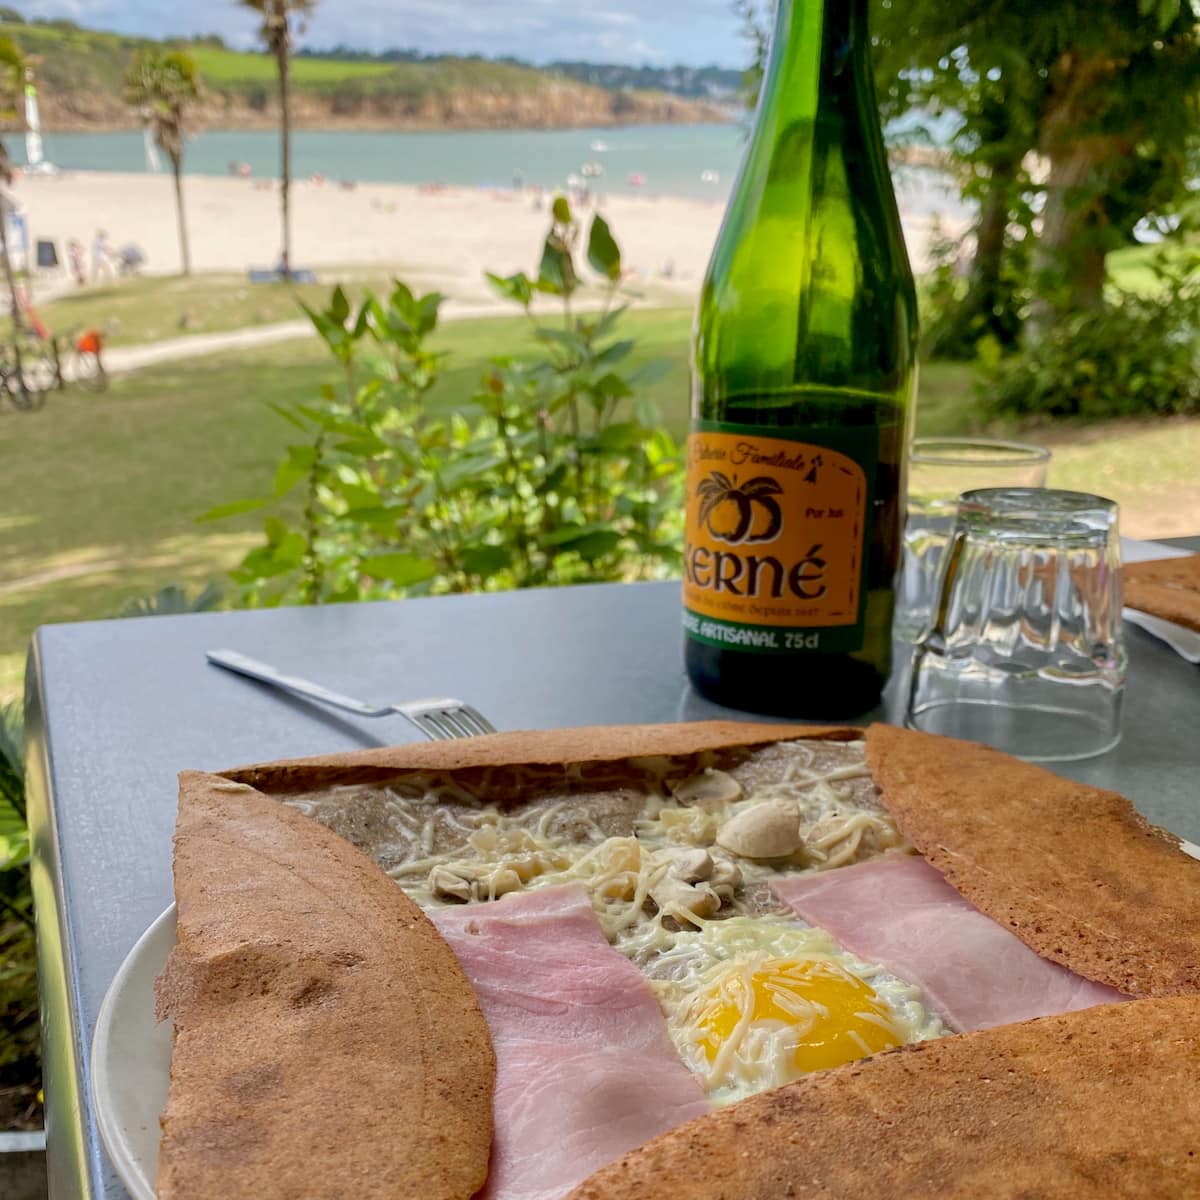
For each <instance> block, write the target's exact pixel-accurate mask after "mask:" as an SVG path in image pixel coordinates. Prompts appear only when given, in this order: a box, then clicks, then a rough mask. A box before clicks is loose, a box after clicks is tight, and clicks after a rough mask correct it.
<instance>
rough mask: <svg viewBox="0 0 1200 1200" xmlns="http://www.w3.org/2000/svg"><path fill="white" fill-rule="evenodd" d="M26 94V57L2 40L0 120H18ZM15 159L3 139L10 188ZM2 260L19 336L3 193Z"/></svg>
mask: <svg viewBox="0 0 1200 1200" xmlns="http://www.w3.org/2000/svg"><path fill="white" fill-rule="evenodd" d="M24 91H25V57H24V55H22V53H21V51H20V50H19V49H18V48H17V45H16V43H15V42H14V41H13V40H12V38H7V37H0V120H4V121H12V120H14V119H15V118H16V116H17V112H18V110H19V108H20V105H21V97H22V95H23V94H24ZM12 181H13V170H12V160H11V159H10V158H9V157H8V147H7V146H6V145H5V144H4V139H3V138H2V137H0V183H3V184H4V185H5V187H11V186H12ZM0 257H2V258H3V259H4V277H5V280H6V281H7V283H8V294H9V296H10V298H11V300H12V323H13V328H14V329H15V330H16V331H17V332H18V333H20V332H21V330H22V329H23V327H24V316H23V314H22V312H21V298H20V296H19V295H18V294H17V277H16V276H15V275H14V274H13V269H12V259H11V258H9V256H8V199H7V197H5V196H4V195H2V194H0Z"/></svg>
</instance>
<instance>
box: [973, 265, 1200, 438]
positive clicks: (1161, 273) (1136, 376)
mask: <svg viewBox="0 0 1200 1200" xmlns="http://www.w3.org/2000/svg"><path fill="white" fill-rule="evenodd" d="M1157 273H1158V278H1159V283H1160V286H1159V288H1158V289H1157V290H1155V291H1154V292H1153V293H1152V294H1149V295H1139V294H1136V293H1133V292H1124V293H1119V294H1117V295H1115V296H1114V297H1113V298H1112V299H1110V300H1109V301H1108V302H1107V303H1106V304H1105V307H1104V309H1103V310H1102V311H1100V312H1080V313H1076V314H1074V315H1073V316H1071V317H1070V318H1068V319H1067V320H1063V321H1060V322H1059V323H1058V324H1057V325H1054V326H1052V327H1051V328H1049V329H1047V330H1045V331H1044V332H1043V333H1042V335H1041V336H1040V337H1039V338H1038V340H1037V341H1036V342H1033V343H1032V344H1030V345H1027V346H1024V347H1022V349H1021V350H1020V351H1018V353H1016V354H1014V355H1013V356H1011V357H1009V358H1002V359H999V358H998V359H996V360H995V362H994V366H993V371H992V374H991V376H990V378H989V379H988V381H987V382H986V384H985V386H984V392H983V403H984V408H985V411H986V412H987V413H988V414H989V415H992V416H1003V417H1014V416H1015V417H1062V416H1077V417H1086V418H1102V417H1132V416H1153V415H1171V414H1186V413H1193V414H1194V413H1200V249H1197V250H1195V251H1194V252H1193V253H1190V254H1186V253H1185V254H1182V255H1179V254H1177V255H1175V256H1174V257H1167V256H1166V255H1163V256H1162V257H1161V258H1160V259H1159V260H1158V265H1157Z"/></svg>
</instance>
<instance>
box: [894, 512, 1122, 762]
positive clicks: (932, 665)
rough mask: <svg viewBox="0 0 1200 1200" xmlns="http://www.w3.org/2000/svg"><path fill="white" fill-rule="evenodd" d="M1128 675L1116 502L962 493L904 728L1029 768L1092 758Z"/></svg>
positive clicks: (1108, 742) (1109, 739)
mask: <svg viewBox="0 0 1200 1200" xmlns="http://www.w3.org/2000/svg"><path fill="white" fill-rule="evenodd" d="M1125 668H1126V656H1125V645H1124V640H1123V634H1122V627H1121V563H1120V538H1119V536H1118V530H1117V506H1116V504H1114V503H1113V501H1111V500H1105V499H1104V498H1103V497H1101V496H1091V495H1088V494H1086V493H1083V492H1064V491H1058V490H1055V489H1052V488H984V489H981V490H978V491H971V492H967V493H966V494H965V495H963V497H962V499H961V500H960V501H959V504H958V512H957V518H956V521H955V526H954V531H953V534H952V536H951V539H950V545H949V547H948V549H947V552H946V563H945V568H944V570H943V572H942V577H941V582H940V587H939V591H938V595H937V600H936V604H935V607H934V612H933V615H932V617H931V619H930V623H929V626H928V628H927V630H926V632H925V634H924V636H923V637H922V638H921V640H920V641H919V642H918V644H917V646H916V649H915V652H914V658H913V667H912V677H911V682H910V691H909V698H908V712H907V716H906V722H905V723H906V724H907V725H908V726H909V727H910V728H913V729H921V730H924V731H926V732H928V733H943V734H947V735H949V736H951V737H958V738H965V739H967V740H968V741H974V742H986V743H988V744H989V745H992V746H995V747H997V748H998V749H1001V750H1005V751H1007V752H1009V753H1010V754H1015V755H1017V756H1018V757H1020V758H1026V759H1030V760H1033V761H1037V762H1067V761H1070V760H1072V759H1079V758H1090V757H1091V756H1092V755H1095V754H1102V753H1103V752H1104V751H1106V750H1109V749H1111V748H1112V747H1113V746H1115V745H1116V744H1117V741H1118V740H1119V739H1120V733H1121V694H1122V690H1123V688H1124V684H1125Z"/></svg>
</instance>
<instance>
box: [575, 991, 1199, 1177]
mask: <svg viewBox="0 0 1200 1200" xmlns="http://www.w3.org/2000/svg"><path fill="white" fill-rule="evenodd" d="M1198 1061H1200V997H1196V996H1186V997H1184V996H1179V997H1170V998H1164V999H1150V1000H1132V1001H1130V1002H1129V1003H1127V1004H1106V1005H1100V1006H1099V1007H1096V1008H1088V1009H1084V1010H1083V1011H1081V1012H1072V1013H1066V1014H1063V1015H1061V1016H1053V1017H1040V1018H1038V1019H1037V1020H1034V1021H1025V1022H1022V1023H1021V1024H1017V1025H1003V1026H1000V1027H998V1028H995V1029H987V1030H983V1031H982V1032H979V1033H965V1034H960V1035H959V1036H957V1037H949V1038H944V1039H941V1040H937V1041H930V1042H918V1043H916V1044H914V1045H910V1046H901V1047H900V1048H899V1049H896V1050H889V1051H887V1052H886V1053H884V1054H880V1055H878V1056H877V1057H875V1058H868V1059H863V1060H862V1061H860V1062H857V1063H850V1064H848V1065H846V1066H843V1067H837V1068H835V1069H834V1070H831V1071H819V1072H817V1073H816V1074H813V1075H809V1076H807V1077H805V1078H804V1079H801V1080H798V1081H797V1082H795V1083H789V1084H785V1085H784V1086H783V1087H778V1088H774V1089H772V1090H771V1091H767V1092H760V1093H759V1094H758V1095H756V1096H751V1097H749V1098H748V1099H746V1100H741V1101H739V1102H738V1103H737V1104H732V1105H730V1106H729V1107H728V1108H724V1109H719V1110H718V1111H717V1112H714V1113H710V1114H709V1115H707V1116H703V1117H699V1118H697V1119H696V1120H694V1121H689V1122H688V1123H687V1124H686V1125H681V1126H679V1127H678V1128H677V1129H673V1130H671V1131H670V1132H669V1133H665V1134H663V1135H662V1136H660V1137H657V1138H655V1139H654V1140H653V1141H651V1142H648V1143H647V1144H646V1145H644V1146H642V1147H640V1148H639V1149H637V1150H633V1151H631V1152H630V1153H629V1154H627V1155H625V1157H623V1158H621V1159H618V1160H617V1161H616V1162H615V1163H612V1164H610V1165H609V1166H607V1167H604V1168H603V1169H602V1170H600V1171H598V1172H597V1173H596V1174H595V1175H593V1176H592V1177H591V1179H589V1180H588V1181H587V1182H585V1183H584V1184H582V1185H581V1186H580V1187H579V1188H577V1189H576V1190H575V1191H573V1192H571V1194H570V1196H569V1197H568V1200H728V1197H732V1196H736V1197H738V1200H782V1198H783V1197H785V1196H786V1197H792V1198H793V1200H804V1198H805V1197H812V1198H813V1200H816V1198H818V1197H821V1198H826V1200H827V1198H828V1197H831V1196H869V1197H872V1198H873V1200H902V1198H912V1197H917V1196H938V1197H943V1198H945V1200H952V1198H954V1200H1020V1198H1021V1197H1031V1196H1037V1197H1039V1200H1082V1198H1083V1197H1092V1198H1095V1200H1101V1198H1107V1197H1112V1196H1183V1195H1189V1196H1190V1195H1195V1194H1196V1189H1197V1186H1198V1184H1200V1155H1198V1153H1197V1134H1196V1118H1195V1111H1194V1108H1195V1105H1194V1101H1193V1099H1192V1096H1193V1093H1194V1091H1195V1079H1196V1065H1197V1062H1198Z"/></svg>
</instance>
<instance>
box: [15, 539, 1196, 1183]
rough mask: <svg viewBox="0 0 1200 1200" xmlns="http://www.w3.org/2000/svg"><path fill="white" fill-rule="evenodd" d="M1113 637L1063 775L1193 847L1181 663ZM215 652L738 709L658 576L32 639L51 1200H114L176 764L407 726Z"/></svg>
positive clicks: (622, 705)
mask: <svg viewBox="0 0 1200 1200" xmlns="http://www.w3.org/2000/svg"><path fill="white" fill-rule="evenodd" d="M1184 544H1190V545H1191V546H1192V547H1194V548H1196V549H1200V538H1196V539H1189V541H1188V542H1186V543H1184ZM1129 641H1130V653H1131V671H1130V680H1129V687H1128V692H1127V696H1128V700H1127V710H1126V712H1127V716H1126V724H1125V736H1124V739H1123V741H1122V742H1121V745H1120V746H1119V747H1118V748H1117V750H1115V751H1113V752H1112V753H1111V754H1109V755H1107V756H1105V757H1104V758H1102V759H1097V760H1094V761H1092V762H1089V763H1081V764H1077V765H1075V766H1073V767H1071V768H1069V769H1065V770H1064V774H1070V775H1073V776H1075V777H1076V778H1079V779H1081V780H1086V781H1088V782H1094V783H1099V784H1103V785H1105V786H1111V787H1114V788H1116V789H1118V790H1120V791H1122V792H1124V793H1125V794H1126V795H1127V796H1129V797H1130V798H1131V799H1132V800H1133V801H1134V802H1135V803H1136V804H1137V805H1138V807H1139V808H1140V809H1141V810H1142V811H1143V812H1144V813H1145V814H1146V815H1147V816H1148V817H1149V818H1150V819H1151V820H1153V821H1155V822H1157V823H1159V824H1161V825H1164V826H1166V827H1167V828H1169V829H1172V830H1174V831H1175V832H1177V833H1179V834H1180V835H1182V836H1184V837H1187V838H1190V839H1191V840H1193V841H1197V842H1200V776H1198V775H1197V773H1196V766H1197V764H1198V762H1200V749H1198V745H1200V743H1198V735H1200V668H1197V667H1194V666H1191V665H1189V664H1188V663H1185V662H1184V661H1183V660H1182V659H1180V658H1179V657H1178V656H1177V655H1176V654H1174V653H1173V652H1172V651H1171V650H1169V649H1168V648H1167V647H1166V646H1164V645H1163V644H1162V643H1160V642H1158V641H1156V640H1155V639H1154V638H1152V637H1150V636H1149V635H1148V634H1145V633H1143V632H1141V631H1140V630H1137V629H1132V628H1131V629H1129ZM215 647H229V648H232V649H236V650H241V651H242V652H244V653H248V654H252V655H255V656H257V657H259V658H263V659H265V660H267V661H268V662H271V663H274V664H275V665H277V666H279V667H282V668H284V669H285V670H287V669H290V670H292V671H293V672H295V673H297V674H303V675H307V676H309V677H311V678H314V679H317V680H319V681H321V682H323V683H325V684H328V685H329V686H331V687H334V688H337V689H339V690H341V691H344V692H348V693H350V694H352V695H361V696H364V697H366V698H381V699H385V700H388V699H390V700H401V699H407V698H413V697H416V696H423V695H436V694H440V695H446V694H449V695H455V696H459V697H462V698H463V699H466V700H468V701H470V702H471V703H473V704H475V705H477V706H478V707H479V708H480V709H481V710H482V711H483V712H484V713H486V714H488V715H489V716H490V717H491V718H492V719H493V720H494V721H495V722H496V724H497V725H498V726H499V727H500V728H503V729H518V728H525V729H536V728H550V727H557V726H566V725H582V724H599V723H624V722H643V721H675V720H681V721H682V720H693V719H701V718H705V717H712V716H729V715H742V714H730V713H729V712H728V711H727V710H723V709H719V708H717V707H716V706H714V705H711V704H708V703H707V702H705V701H703V700H702V699H700V698H699V697H697V696H695V695H693V694H692V693H691V692H690V691H689V690H688V687H687V684H686V682H685V680H684V677H683V672H682V667H681V663H680V634H679V589H678V585H677V584H634V585H624V586H622V585H606V586H597V587H579V588H571V589H558V590H551V591H529V592H513V593H507V594H498V595H487V596H455V597H445V598H440V599H433V600H407V601H401V602H398V603H383V604H359V605H346V606H338V607H329V608H322V609H311V608H310V609H302V608H297V609H276V610H271V611H259V612H238V613H220V614H202V615H196V616H183V617H152V618H144V619H140V620H126V621H104V622H97V623H89V624H79V625H59V626H49V627H46V628H43V629H41V630H39V631H38V634H37V636H36V638H35V640H34V647H33V653H32V656H31V659H30V668H29V678H28V689H27V703H28V730H29V737H30V817H31V825H32V831H33V839H34V855H35V861H34V870H35V883H34V887H35V895H36V898H37V902H38V925H39V929H38V934H39V937H38V941H39V961H40V967H41V986H42V996H43V1001H42V1002H43V1022H44V1025H43V1028H44V1041H45V1063H46V1100H47V1112H46V1124H47V1138H48V1156H49V1175H50V1195H51V1197H52V1198H53V1200H76V1198H81V1200H87V1198H91V1197H95V1198H100V1197H104V1198H105V1200H118V1198H120V1200H124V1198H125V1196H126V1193H125V1190H124V1189H123V1188H122V1187H121V1185H120V1183H119V1182H118V1180H117V1178H116V1175H115V1174H114V1172H113V1170H112V1168H111V1166H110V1165H109V1162H108V1159H107V1157H106V1155H105V1153H104V1150H103V1147H102V1146H101V1145H100V1142H99V1139H98V1135H97V1131H96V1124H95V1120H94V1114H93V1112H92V1109H91V1101H90V1095H89V1084H90V1065H91V1064H90V1055H91V1037H92V1030H93V1028H94V1026H95V1022H96V1017H97V1013H98V1011H99V1008H100V1003H101V1001H102V999H103V998H104V993H105V990H106V989H107V988H108V985H109V982H110V981H111V979H112V977H113V975H114V973H115V972H116V969H117V967H118V966H119V965H120V963H121V961H122V960H123V959H124V957H125V955H126V954H127V953H128V952H129V950H130V948H131V947H132V946H133V944H134V942H135V941H136V940H137V938H138V937H139V935H140V934H141V933H142V931H143V930H144V929H145V928H146V926H147V925H149V924H150V922H151V921H152V920H153V919H154V918H155V917H157V916H158V914H159V913H160V912H162V910H163V909H164V908H165V907H166V906H167V905H168V904H169V903H170V902H171V899H172V888H171V833H172V829H173V826H174V820H175V800H176V793H175V774H176V772H177V771H178V770H180V769H181V768H185V767H195V768H200V769H219V768H222V767H230V766H234V765H237V764H240V763H247V762H252V761H261V760H264V759H272V758H283V757H290V756H296V755H303V754H316V753H325V752H330V751H337V750H348V749H355V748H358V747H361V746H371V745H377V744H386V743H389V742H403V741H412V740H414V738H415V732H414V731H413V730H412V729H411V728H410V727H409V726H408V725H407V723H406V722H405V721H404V720H403V719H402V718H400V717H396V718H384V719H383V720H382V721H375V722H370V721H366V720H363V721H355V720H347V719H344V718H342V717H339V716H334V715H331V714H330V713H329V712H327V711H325V710H322V709H319V708H316V707H312V706H310V705H308V704H305V703H303V702H299V701H295V702H293V701H289V700H285V699H282V698H280V697H279V696H277V695H276V694H274V693H268V692H267V691H266V690H265V689H263V688H262V687H260V686H259V685H257V684H252V683H250V682H248V681H247V680H244V679H241V678H237V677H234V676H232V675H229V674H226V673H225V672H223V671H220V670H218V669H217V668H214V667H210V666H208V665H207V664H206V663H205V661H204V657H203V652H204V651H205V650H206V649H210V648H215ZM876 715H879V714H876Z"/></svg>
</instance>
